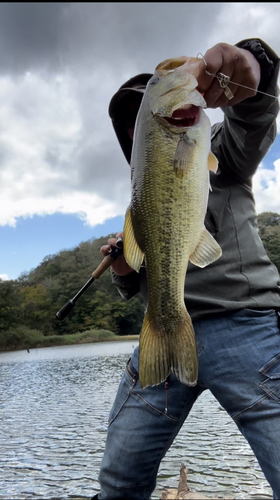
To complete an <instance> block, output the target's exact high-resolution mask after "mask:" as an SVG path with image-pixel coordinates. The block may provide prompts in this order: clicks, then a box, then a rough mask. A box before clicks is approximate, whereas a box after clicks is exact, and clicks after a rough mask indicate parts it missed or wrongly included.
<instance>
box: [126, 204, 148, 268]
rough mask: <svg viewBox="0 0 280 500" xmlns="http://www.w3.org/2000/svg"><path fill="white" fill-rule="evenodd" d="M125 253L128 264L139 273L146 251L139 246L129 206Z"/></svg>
mask: <svg viewBox="0 0 280 500" xmlns="http://www.w3.org/2000/svg"><path fill="white" fill-rule="evenodd" d="M123 255H124V258H125V260H126V262H127V264H128V265H129V266H130V267H132V269H134V270H135V271H137V272H138V273H139V270H140V267H141V264H142V262H143V260H144V252H143V251H142V250H141V248H140V247H139V245H138V243H137V241H136V238H135V234H134V229H133V225H132V219H131V211H130V207H128V209H127V211H126V215H125V221H124V229H123Z"/></svg>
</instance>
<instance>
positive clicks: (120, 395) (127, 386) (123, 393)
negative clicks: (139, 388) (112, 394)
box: [108, 360, 136, 425]
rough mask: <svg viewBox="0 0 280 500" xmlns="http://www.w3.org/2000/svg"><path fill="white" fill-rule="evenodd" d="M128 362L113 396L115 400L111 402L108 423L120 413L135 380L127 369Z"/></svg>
mask: <svg viewBox="0 0 280 500" xmlns="http://www.w3.org/2000/svg"><path fill="white" fill-rule="evenodd" d="M129 362H130V360H129V361H128V363H127V365H126V369H125V372H124V374H123V376H122V379H121V381H120V385H119V388H118V392H117V395H116V398H115V401H114V403H113V406H112V409H111V411H110V415H109V422H108V423H109V425H111V423H112V422H113V421H114V420H115V418H116V417H117V416H118V414H119V413H120V411H121V409H122V408H123V406H124V405H125V403H126V401H127V400H128V398H129V396H130V393H131V391H132V389H133V387H134V386H135V384H136V380H135V378H134V377H133V373H131V371H130V370H129Z"/></svg>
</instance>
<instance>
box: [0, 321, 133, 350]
mask: <svg viewBox="0 0 280 500" xmlns="http://www.w3.org/2000/svg"><path fill="white" fill-rule="evenodd" d="M138 338H139V335H126V336H119V335H115V334H114V333H113V332H110V331H109V330H86V331H84V332H77V333H73V334H71V335H49V336H45V335H43V334H42V332H40V331H39V330H30V329H27V328H26V327H23V326H19V327H16V328H10V329H9V330H7V332H2V333H1V338H0V350H1V351H12V350H19V349H34V348H35V347H36V348H38V347H55V346H62V345H74V344H89V343H92V342H108V341H118V342H119V341H122V340H138Z"/></svg>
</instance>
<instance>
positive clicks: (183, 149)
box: [173, 134, 196, 179]
mask: <svg viewBox="0 0 280 500" xmlns="http://www.w3.org/2000/svg"><path fill="white" fill-rule="evenodd" d="M195 147H196V143H195V141H193V140H191V139H189V138H188V137H187V135H186V134H184V135H183V136H182V137H181V139H180V140H179V142H178V144H177V148H176V151H175V154H174V159H173V169H174V172H175V175H176V176H177V177H179V178H180V179H182V178H183V177H184V175H185V174H186V172H187V169H188V165H190V164H191V163H192V158H193V154H194V151H195Z"/></svg>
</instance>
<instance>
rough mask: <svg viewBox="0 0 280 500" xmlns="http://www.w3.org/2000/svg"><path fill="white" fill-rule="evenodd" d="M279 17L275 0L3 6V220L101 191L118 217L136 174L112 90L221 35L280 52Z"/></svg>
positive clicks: (82, 204)
mask: <svg viewBox="0 0 280 500" xmlns="http://www.w3.org/2000/svg"><path fill="white" fill-rule="evenodd" d="M279 13H280V6H279V5H278V4H277V3H276V4H273V3H266V4H259V3H245V4H244V3H216V2H213V3H211V2H198V3H193V2H180V3H179V2H144V3H138V2H136V3H132V2H128V3H123V2H117V3H112V2H90V3H77V2H74V3H71V2H57V3H55V2H53V3H52V2H50V3H49V2H47V3H25V2H24V3H17V2H10V3H8V2H5V3H0V46H1V65H0V109H1V127H0V145H1V148H0V169H1V186H0V196H1V198H2V199H3V200H4V203H5V206H6V215H5V217H4V214H2V218H1V219H0V224H6V223H12V224H14V221H15V217H20V216H30V215H33V214H36V213H53V212H55V211H62V212H63V213H79V212H82V211H84V212H87V211H89V212H90V210H91V200H92V199H93V198H94V197H95V201H94V203H96V207H97V206H98V204H100V203H101V202H100V200H102V202H103V201H104V206H105V205H106V214H109V216H113V215H114V214H115V213H120V212H119V211H118V207H119V206H123V207H125V206H126V202H127V200H128V199H129V190H130V172H129V167H128V165H127V163H126V160H125V158H124V156H123V154H122V152H121V150H120V147H119V145H118V142H117V139H116V137H115V135H114V132H113V128H112V126H111V123H110V119H109V116H108V105H109V102H110V99H111V97H112V95H113V93H114V92H115V91H116V90H117V88H118V87H119V86H120V85H121V84H122V83H123V82H124V81H125V80H127V79H128V78H130V77H132V76H133V75H135V74H137V73H141V72H153V71H154V68H155V66H156V65H157V64H158V63H159V62H160V61H162V60H163V59H166V58H168V57H175V56H179V55H187V56H196V55H197V53H198V52H202V53H203V52H205V51H206V50H207V49H208V48H209V47H210V46H211V45H214V44H215V43H217V42H221V41H224V42H228V43H236V42H237V41H239V40H240V39H242V38H247V37H250V36H259V37H261V38H262V37H263V38H264V40H265V41H267V42H268V43H269V44H271V46H272V47H273V48H274V49H275V50H276V51H279V52H280V42H279V37H278V22H277V20H278V17H279V16H278V14H279ZM245 14H246V15H245ZM276 14H277V15H276ZM235 19H238V26H237V25H236V21H235ZM211 114H212V116H214V118H215V120H216V117H217V119H218V120H219V119H220V117H221V112H220V110H213V111H212V112H211ZM218 114H219V116H218ZM93 210H95V205H94V209H92V212H91V220H96V217H95V214H93ZM75 211H76V212H75ZM89 212H88V213H89ZM99 216H100V217H101V218H102V214H99V215H98V217H99Z"/></svg>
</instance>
